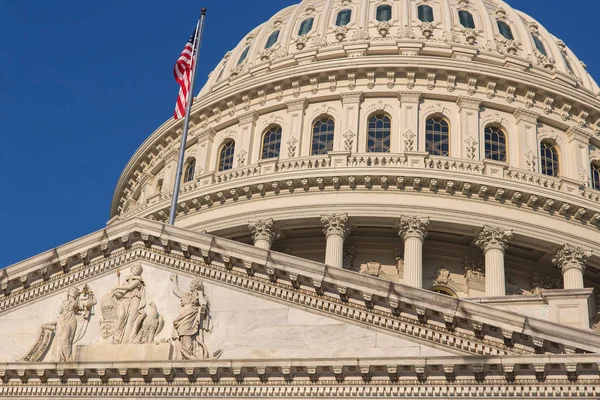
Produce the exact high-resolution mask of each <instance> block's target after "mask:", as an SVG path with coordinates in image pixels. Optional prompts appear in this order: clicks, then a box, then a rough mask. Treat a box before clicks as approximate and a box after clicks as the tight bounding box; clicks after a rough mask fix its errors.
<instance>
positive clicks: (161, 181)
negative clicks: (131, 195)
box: [156, 178, 163, 193]
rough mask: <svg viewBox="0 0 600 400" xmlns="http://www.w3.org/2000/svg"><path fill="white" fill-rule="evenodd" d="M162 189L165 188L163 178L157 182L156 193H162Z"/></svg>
mask: <svg viewBox="0 0 600 400" xmlns="http://www.w3.org/2000/svg"><path fill="white" fill-rule="evenodd" d="M162 188H163V180H162V178H161V179H159V180H158V182H156V193H160V192H162Z"/></svg>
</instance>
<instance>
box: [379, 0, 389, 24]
mask: <svg viewBox="0 0 600 400" xmlns="http://www.w3.org/2000/svg"><path fill="white" fill-rule="evenodd" d="M376 18H377V21H379V22H388V21H389V20H391V19H392V6H390V5H389V4H382V5H380V6H379V7H377V16H376Z"/></svg>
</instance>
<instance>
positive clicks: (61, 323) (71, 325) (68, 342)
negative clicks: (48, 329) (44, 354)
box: [53, 285, 96, 362]
mask: <svg viewBox="0 0 600 400" xmlns="http://www.w3.org/2000/svg"><path fill="white" fill-rule="evenodd" d="M94 305H96V299H95V298H94V294H93V293H92V292H91V291H90V290H89V288H88V287H87V285H86V286H84V287H83V290H82V291H81V292H80V291H79V289H77V288H70V289H69V290H68V291H67V298H66V299H65V300H63V302H62V303H61V305H60V308H59V310H58V320H57V321H56V328H55V334H54V354H53V358H54V361H55V362H65V361H71V360H72V357H73V344H74V343H77V342H78V341H79V340H81V338H82V337H83V335H85V332H86V330H87V326H88V322H89V320H90V317H91V309H92V307H93V306H94Z"/></svg>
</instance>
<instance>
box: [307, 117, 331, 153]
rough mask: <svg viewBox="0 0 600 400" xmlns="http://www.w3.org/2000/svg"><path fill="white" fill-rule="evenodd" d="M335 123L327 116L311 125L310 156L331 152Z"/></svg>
mask: <svg viewBox="0 0 600 400" xmlns="http://www.w3.org/2000/svg"><path fill="white" fill-rule="evenodd" d="M334 130H335V122H334V120H333V118H331V117H329V116H323V117H321V118H319V119H317V120H316V121H315V123H314V124H313V134H312V146H311V154H312V155H313V156H316V155H320V154H327V152H329V151H332V150H333V137H334Z"/></svg>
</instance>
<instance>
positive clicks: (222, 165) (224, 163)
mask: <svg viewBox="0 0 600 400" xmlns="http://www.w3.org/2000/svg"><path fill="white" fill-rule="evenodd" d="M234 153H235V142H234V141H233V140H230V141H228V142H225V143H223V145H222V146H221V150H219V165H218V168H217V169H218V170H219V172H221V171H227V170H228V169H231V168H233V155H234Z"/></svg>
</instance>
